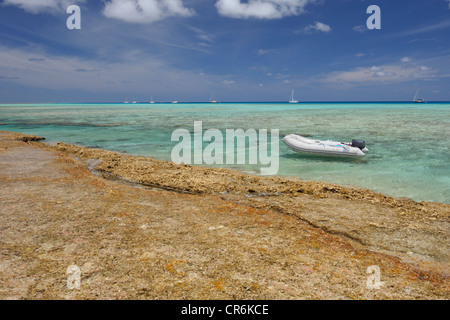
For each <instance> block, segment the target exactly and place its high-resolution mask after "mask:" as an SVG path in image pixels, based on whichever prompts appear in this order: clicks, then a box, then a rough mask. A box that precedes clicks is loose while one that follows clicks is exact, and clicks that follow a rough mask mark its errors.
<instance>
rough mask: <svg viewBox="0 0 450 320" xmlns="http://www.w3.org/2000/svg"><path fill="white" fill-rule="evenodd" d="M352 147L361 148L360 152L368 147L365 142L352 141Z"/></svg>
mask: <svg viewBox="0 0 450 320" xmlns="http://www.w3.org/2000/svg"><path fill="white" fill-rule="evenodd" d="M352 147H355V148H359V149H360V150H362V149H364V148H365V147H366V142H365V141H364V140H357V139H354V140H352Z"/></svg>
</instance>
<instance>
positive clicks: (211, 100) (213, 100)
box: [209, 96, 217, 103]
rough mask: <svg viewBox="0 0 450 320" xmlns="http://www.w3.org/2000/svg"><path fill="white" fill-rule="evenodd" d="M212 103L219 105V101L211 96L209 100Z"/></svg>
mask: <svg viewBox="0 0 450 320" xmlns="http://www.w3.org/2000/svg"><path fill="white" fill-rule="evenodd" d="M209 102H210V103H217V100H215V99H213V96H211V98H210V99H209Z"/></svg>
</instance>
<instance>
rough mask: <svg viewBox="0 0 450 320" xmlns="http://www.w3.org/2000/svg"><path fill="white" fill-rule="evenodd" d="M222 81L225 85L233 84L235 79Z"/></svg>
mask: <svg viewBox="0 0 450 320" xmlns="http://www.w3.org/2000/svg"><path fill="white" fill-rule="evenodd" d="M222 83H223V84H224V85H226V86H229V85H231V84H234V83H235V81H234V80H223V81H222Z"/></svg>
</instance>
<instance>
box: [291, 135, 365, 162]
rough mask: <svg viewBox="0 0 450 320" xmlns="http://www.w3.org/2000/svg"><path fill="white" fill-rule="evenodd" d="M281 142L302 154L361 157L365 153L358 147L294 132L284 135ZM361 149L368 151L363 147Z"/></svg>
mask: <svg viewBox="0 0 450 320" xmlns="http://www.w3.org/2000/svg"><path fill="white" fill-rule="evenodd" d="M283 142H284V143H285V144H286V145H287V146H288V147H289V148H290V149H292V150H293V151H295V152H298V153H302V154H313V155H320V156H338V157H363V156H364V155H365V153H364V152H363V151H362V150H361V149H360V148H357V147H352V146H351V145H348V144H345V143H342V142H337V141H320V140H311V139H307V138H305V137H302V136H299V135H296V134H290V135H287V136H285V137H284V138H283ZM363 150H364V151H366V152H367V151H368V150H367V148H365V147H364V149H363Z"/></svg>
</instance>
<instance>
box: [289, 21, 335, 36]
mask: <svg viewBox="0 0 450 320" xmlns="http://www.w3.org/2000/svg"><path fill="white" fill-rule="evenodd" d="M314 32H324V33H328V32H331V27H330V26H329V25H327V24H325V23H322V22H319V21H316V22H315V23H314V24H310V25H309V26H307V27H305V28H304V29H303V30H299V31H296V32H295V33H305V34H311V33H314Z"/></svg>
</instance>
